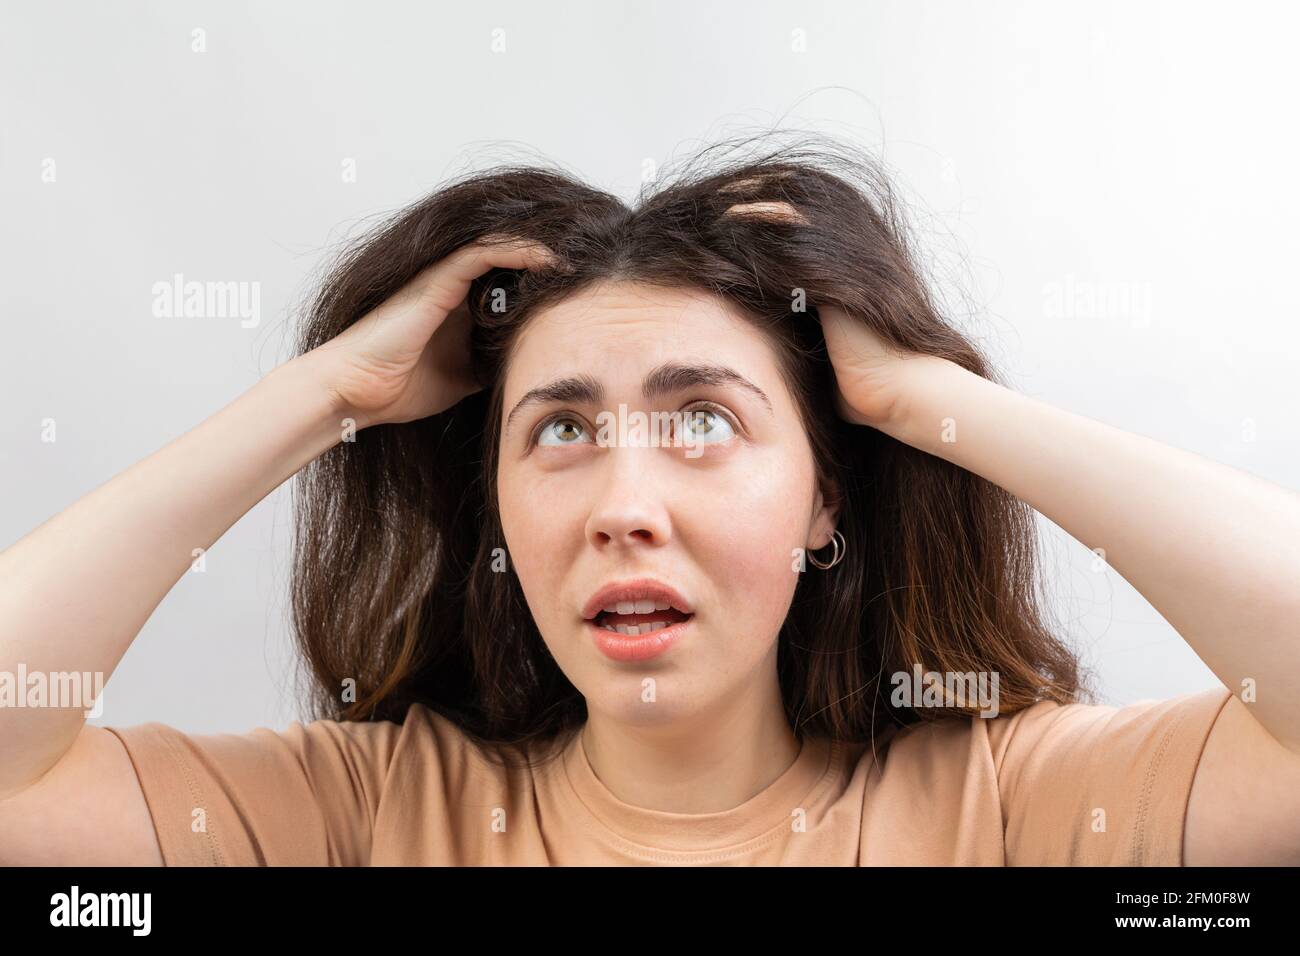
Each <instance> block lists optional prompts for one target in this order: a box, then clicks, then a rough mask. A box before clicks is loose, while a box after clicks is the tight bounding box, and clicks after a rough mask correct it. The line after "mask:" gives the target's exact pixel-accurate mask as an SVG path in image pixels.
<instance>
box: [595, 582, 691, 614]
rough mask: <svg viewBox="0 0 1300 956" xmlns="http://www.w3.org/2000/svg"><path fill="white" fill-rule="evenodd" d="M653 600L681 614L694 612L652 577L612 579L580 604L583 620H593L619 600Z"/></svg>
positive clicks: (682, 598)
mask: <svg viewBox="0 0 1300 956" xmlns="http://www.w3.org/2000/svg"><path fill="white" fill-rule="evenodd" d="M645 600H653V601H655V602H656V603H658V604H668V605H669V606H671V607H673V608H674V609H676V610H678V611H681V612H682V613H683V614H691V613H694V612H693V610H692V608H691V605H690V603H689V602H688V601H687V600H686V598H684V597H682V596H681V594H679V593H678V592H677V591H676V590H675V589H674V588H671V587H669V586H668V585H667V584H664V583H663V582H662V581H656V580H655V579H654V578H636V579H634V580H629V581H614V582H611V583H610V584H606V585H605V586H604V587H603V588H601V589H600V590H599V591H597V592H596V593H595V594H593V595H592V596H591V597H589V598H587V603H586V604H584V605H583V606H582V616H583V618H584V619H585V620H588V621H590V620H593V619H594V618H595V617H596V616H597V615H598V614H600V612H601V611H603V610H604V609H605V608H607V607H612V606H613V605H615V604H618V603H619V602H621V601H645Z"/></svg>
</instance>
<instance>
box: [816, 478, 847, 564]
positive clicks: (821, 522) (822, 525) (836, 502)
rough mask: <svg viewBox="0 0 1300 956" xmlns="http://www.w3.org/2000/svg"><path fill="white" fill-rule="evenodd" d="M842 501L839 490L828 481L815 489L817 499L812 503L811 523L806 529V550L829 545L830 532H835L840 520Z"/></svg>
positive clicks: (833, 483) (832, 482)
mask: <svg viewBox="0 0 1300 956" xmlns="http://www.w3.org/2000/svg"><path fill="white" fill-rule="evenodd" d="M842 503H843V499H842V497H841V496H840V489H839V486H838V485H837V484H835V482H834V481H830V480H829V479H828V480H827V481H826V482H824V483H822V484H821V485H820V486H819V487H818V489H817V499H816V501H814V502H813V513H812V523H811V525H810V526H809V528H808V548H809V549H810V550H813V551H816V550H818V549H820V548H824V547H826V546H827V545H828V544H830V543H831V532H832V531H834V530H835V527H836V525H837V523H838V522H839V518H840V506H841V504H842Z"/></svg>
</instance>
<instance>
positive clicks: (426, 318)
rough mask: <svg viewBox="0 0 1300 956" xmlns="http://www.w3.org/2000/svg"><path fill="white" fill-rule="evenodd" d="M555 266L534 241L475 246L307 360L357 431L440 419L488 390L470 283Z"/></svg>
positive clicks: (425, 274)
mask: <svg viewBox="0 0 1300 956" xmlns="http://www.w3.org/2000/svg"><path fill="white" fill-rule="evenodd" d="M488 238H489V239H490V238H491V237H488ZM555 262H556V259H555V256H554V254H553V253H552V252H551V251H550V250H549V249H547V248H546V246H544V245H542V244H540V243H536V242H531V241H527V240H512V241H510V242H508V243H500V242H491V241H487V242H485V241H484V240H481V239H480V240H477V241H475V242H471V243H468V244H466V245H464V246H462V247H461V248H459V249H457V250H456V251H455V252H453V253H451V254H450V255H448V256H447V257H446V258H444V259H441V260H440V261H438V262H435V263H434V264H432V265H430V266H429V267H427V268H426V269H424V270H422V271H421V272H420V273H418V274H417V275H416V276H415V278H413V279H412V280H411V281H410V282H408V283H407V284H406V285H404V286H403V287H402V288H401V289H399V290H398V291H397V292H395V293H394V294H393V295H392V296H390V297H389V298H388V299H386V300H385V301H384V302H383V303H381V304H380V305H379V306H378V307H377V308H375V309H374V310H373V311H371V312H368V313H366V314H365V315H364V316H362V317H361V318H360V319H358V320H357V321H356V322H355V323H353V324H352V325H350V326H349V327H348V328H347V329H345V330H344V331H342V332H340V333H339V334H338V335H337V336H335V337H334V338H333V339H331V340H330V341H328V342H326V343H325V344H324V345H321V346H320V347H318V348H315V349H313V350H311V351H310V352H308V353H307V355H306V356H303V358H307V357H310V358H311V360H312V364H314V365H315V366H316V367H317V368H318V369H319V374H321V375H322V376H323V377H324V384H325V385H326V387H327V388H328V389H329V391H330V393H331V394H332V395H333V396H334V397H335V398H336V399H337V400H338V403H339V406H340V412H341V413H342V414H344V415H346V416H348V417H350V418H352V419H353V420H355V421H356V423H357V428H358V429H361V428H365V427H367V426H369V425H381V424H396V423H399V422H409V421H415V420H416V419H420V418H427V417H428V416H430V415H436V414H437V413H439V412H441V411H444V410H445V409H447V408H450V407H451V406H452V405H454V404H456V403H457V402H458V401H460V400H461V399H462V398H464V397H465V396H467V395H471V394H473V393H474V392H477V391H478V390H479V389H480V388H481V387H482V386H480V385H479V384H478V383H477V382H476V381H474V378H473V376H472V374H471V373H470V367H469V333H470V319H469V312H468V309H467V308H466V307H465V298H466V296H467V295H468V293H469V286H470V283H471V282H472V281H473V280H474V279H476V278H478V277H479V276H481V275H482V274H483V273H485V272H487V271H488V270H489V269H492V268H498V267H499V268H504V269H533V268H538V267H545V266H548V265H554V264H555Z"/></svg>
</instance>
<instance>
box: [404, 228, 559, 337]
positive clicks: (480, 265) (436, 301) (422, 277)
mask: <svg viewBox="0 0 1300 956" xmlns="http://www.w3.org/2000/svg"><path fill="white" fill-rule="evenodd" d="M548 266H550V267H559V266H560V258H559V256H557V255H556V254H555V253H554V252H552V251H551V250H550V249H548V248H547V247H546V246H545V245H544V244H542V243H540V242H537V241H535V240H528V239H508V240H504V241H501V240H499V239H497V238H494V237H490V236H489V237H484V238H483V239H479V240H476V241H475V242H471V243H469V244H467V245H464V246H461V247H460V248H459V249H457V250H456V251H455V252H452V253H451V254H450V255H448V256H446V257H445V258H443V259H440V260H439V261H437V262H435V263H433V265H431V266H428V267H427V268H425V269H424V270H423V271H421V272H420V273H419V274H418V275H416V277H415V279H413V280H412V284H413V285H415V286H416V287H417V288H418V290H419V296H420V301H421V304H422V305H428V306H430V307H432V308H433V309H435V310H436V312H437V314H436V316H435V320H436V321H442V319H443V318H444V317H445V316H446V315H447V314H448V313H450V312H452V311H454V310H455V309H456V308H457V307H459V306H460V304H461V303H462V302H464V301H465V297H466V295H468V294H469V287H470V283H471V282H473V281H474V280H475V279H477V278H478V277H479V276H481V275H483V274H484V273H486V272H488V271H489V270H491V269H497V268H499V269H537V268H545V267H548Z"/></svg>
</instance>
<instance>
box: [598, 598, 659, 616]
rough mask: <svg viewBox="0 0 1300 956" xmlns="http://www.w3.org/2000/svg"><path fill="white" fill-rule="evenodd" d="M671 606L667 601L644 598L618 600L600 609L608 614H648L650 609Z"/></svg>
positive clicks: (657, 609) (654, 609)
mask: <svg viewBox="0 0 1300 956" xmlns="http://www.w3.org/2000/svg"><path fill="white" fill-rule="evenodd" d="M671 606H672V605H670V604H669V603H668V602H667V601H655V600H653V599H651V598H645V599H644V600H641V601H619V602H618V603H617V604H611V605H609V606H608V607H604V608H601V610H603V611H605V612H607V613H609V614H649V613H650V612H651V611H666V610H668V609H669V608H670V607H671Z"/></svg>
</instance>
